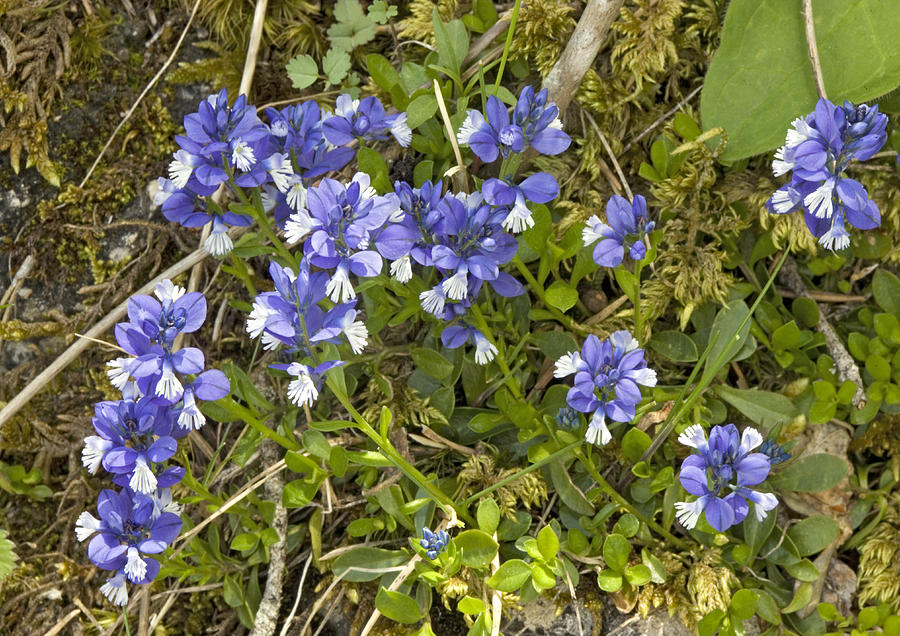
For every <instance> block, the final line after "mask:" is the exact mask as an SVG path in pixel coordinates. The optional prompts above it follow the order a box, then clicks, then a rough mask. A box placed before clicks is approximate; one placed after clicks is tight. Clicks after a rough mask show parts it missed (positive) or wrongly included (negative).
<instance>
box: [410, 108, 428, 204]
mask: <svg viewBox="0 0 900 636" xmlns="http://www.w3.org/2000/svg"><path fill="white" fill-rule="evenodd" d="M407 123H409V122H407ZM433 174H434V162H433V161H431V160H430V159H429V160H427V161H420V162H419V163H417V164H416V167H415V168H414V169H413V183H414V184H415V186H416V187H417V188H421V187H422V185H423V184H424V183H425V182H426V181H431V176H432V175H433Z"/></svg>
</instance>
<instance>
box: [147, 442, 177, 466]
mask: <svg viewBox="0 0 900 636" xmlns="http://www.w3.org/2000/svg"><path fill="white" fill-rule="evenodd" d="M177 450H178V442H176V441H175V439H174V438H171V437H160V438H159V439H158V440H156V441H155V442H153V444H151V445H150V448H148V449H147V458H148V459H149V460H150V461H151V462H153V463H155V464H161V463H162V462H164V461H166V460H167V459H169V458H170V457H171V456H172V455H174V454H175V452H176V451H177Z"/></svg>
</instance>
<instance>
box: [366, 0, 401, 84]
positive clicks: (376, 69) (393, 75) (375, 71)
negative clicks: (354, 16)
mask: <svg viewBox="0 0 900 636" xmlns="http://www.w3.org/2000/svg"><path fill="white" fill-rule="evenodd" d="M377 1H378V0H376V2H377ZM374 4H375V3H374V2H373V3H372V5H369V14H370V15H371V13H372V6H374ZM366 68H368V69H369V75H370V76H371V77H372V80H373V81H374V82H375V84H377V85H378V86H379V87H381V88H383V89H384V90H386V91H387V92H390V91H391V89H392V88H394V86H396V85H397V84H399V83H400V82H402V81H403V80H401V79H400V73H398V72H397V71H396V69H395V68H394V67H393V66H391V63H390V62H389V61H388V59H387V58H386V57H384V56H383V55H378V54H377V53H370V54H369V55H367V56H366Z"/></svg>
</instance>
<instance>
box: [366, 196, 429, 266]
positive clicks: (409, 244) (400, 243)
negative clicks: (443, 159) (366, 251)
mask: <svg viewBox="0 0 900 636" xmlns="http://www.w3.org/2000/svg"><path fill="white" fill-rule="evenodd" d="M394 193H395V194H396V195H397V199H398V201H399V202H400V210H399V212H398V214H397V216H396V217H395V221H396V222H393V223H388V224H387V225H386V226H385V227H384V228H382V229H381V230H380V231H379V232H378V233H377V234H376V236H375V240H374V242H375V247H376V248H377V249H378V252H379V253H380V254H381V255H382V256H383V257H384V258H386V259H388V260H390V261H392V262H391V276H392V277H393V278H395V279H396V280H398V281H399V282H401V283H406V282H408V281H409V279H410V278H412V260H415V261H416V262H417V263H419V264H420V265H424V266H431V265H433V263H432V262H431V247H432V246H431V243H430V240H431V229H432V227H433V226H434V224H435V222H436V221H437V218H438V215H439V212H438V206H439V205H440V203H441V200H442V199H443V198H444V195H442V194H441V183H440V182H435V183H432V182H431V181H426V182H425V183H423V184H422V187H421V188H413V187H411V186H410V185H409V184H408V183H406V182H404V181H397V182H395V183H394Z"/></svg>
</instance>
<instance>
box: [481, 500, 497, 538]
mask: <svg viewBox="0 0 900 636" xmlns="http://www.w3.org/2000/svg"><path fill="white" fill-rule="evenodd" d="M475 517H476V519H477V520H478V527H479V528H481V529H482V530H484V531H485V532H487V533H488V534H494V533H495V532H496V531H497V527H498V526H499V525H500V506H498V505H497V502H496V501H494V500H493V499H491V498H490V497H489V498H487V499H483V500H482V501H481V503H480V504H478V511H477V512H476V513H475Z"/></svg>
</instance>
